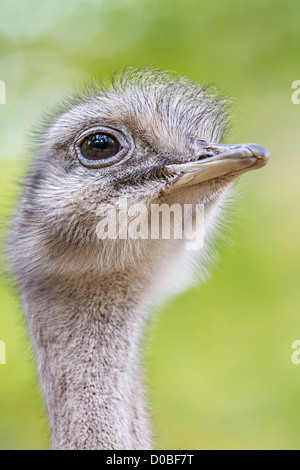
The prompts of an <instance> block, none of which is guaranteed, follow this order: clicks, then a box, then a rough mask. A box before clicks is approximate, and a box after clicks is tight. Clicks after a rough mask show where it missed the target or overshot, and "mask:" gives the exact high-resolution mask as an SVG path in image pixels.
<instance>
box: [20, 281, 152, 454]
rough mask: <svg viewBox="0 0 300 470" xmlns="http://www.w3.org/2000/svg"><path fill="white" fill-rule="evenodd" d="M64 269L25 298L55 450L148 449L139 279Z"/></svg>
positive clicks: (142, 323) (143, 314)
mask: <svg viewBox="0 0 300 470" xmlns="http://www.w3.org/2000/svg"><path fill="white" fill-rule="evenodd" d="M78 277H79V276H76V282H75V280H72V279H66V278H65V277H63V276H61V277H60V276H54V277H52V278H51V279H50V278H48V279H45V280H44V281H43V280H40V281H39V283H36V282H35V283H34V285H35V292H31V295H27V296H26V298H24V299H23V301H24V306H25V309H26V311H27V314H28V315H27V316H28V321H29V326H30V331H31V336H32V340H33V344H34V347H35V350H36V355H37V361H38V366H39V375H40V381H41V385H42V389H43V393H44V396H45V402H46V406H47V410H48V413H49V418H50V425H51V435H52V447H53V449H150V448H151V438H150V428H149V425H148V417H147V413H146V411H145V403H144V396H143V387H142V377H141V371H140V365H139V356H140V352H139V348H140V339H141V334H142V332H143V325H144V321H145V318H146V317H147V311H146V310H147V309H146V308H144V307H143V306H142V305H141V304H140V303H139V302H138V301H137V299H139V298H140V295H139V294H140V293H141V288H142V286H140V285H139V284H138V280H137V279H134V280H133V279H129V276H128V275H126V274H125V273H123V274H120V273H115V274H111V275H109V276H106V277H100V276H99V277H94V278H93V277H89V278H85V276H84V275H83V276H82V277H81V279H78Z"/></svg>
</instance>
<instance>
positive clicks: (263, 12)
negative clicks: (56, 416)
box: [0, 0, 300, 449]
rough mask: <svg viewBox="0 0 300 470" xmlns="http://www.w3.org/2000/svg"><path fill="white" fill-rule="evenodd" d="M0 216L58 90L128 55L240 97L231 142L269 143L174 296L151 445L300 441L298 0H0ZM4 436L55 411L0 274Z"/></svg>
mask: <svg viewBox="0 0 300 470" xmlns="http://www.w3.org/2000/svg"><path fill="white" fill-rule="evenodd" d="M0 50H1V52H0V79H1V80H3V81H5V82H6V86H7V104H6V105H0V121H1V124H0V157H1V158H0V197H1V218H5V216H6V215H7V213H8V212H9V207H10V205H11V204H12V203H13V201H14V200H15V194H16V181H17V180H18V178H19V177H20V175H21V174H22V171H23V168H24V161H25V165H26V160H27V159H30V138H29V137H28V134H29V133H30V131H31V129H32V127H33V126H35V125H36V124H37V122H38V119H39V116H40V115H41V114H42V113H43V112H44V111H45V110H47V109H48V108H49V106H52V105H53V104H55V103H59V100H60V98H61V96H62V95H63V94H64V93H65V92H69V91H71V90H72V89H73V88H74V87H77V86H78V85H81V84H82V83H83V82H84V81H86V80H90V79H91V78H94V77H96V78H97V77H98V76H101V75H104V76H105V77H107V76H109V75H110V74H111V73H112V72H114V71H116V70H119V69H121V68H122V67H124V66H127V65H133V66H138V67H140V66H145V65H153V66H154V67H157V68H161V69H168V70H175V71H177V72H179V73H181V74H184V75H188V76H190V77H191V78H192V79H194V80H196V81H198V82H214V83H216V84H218V85H219V86H220V87H221V91H222V92H225V93H227V94H228V95H229V96H230V97H232V98H233V99H234V100H235V103H236V106H235V108H236V119H235V121H234V126H233V128H232V130H231V132H230V136H229V137H228V141H230V142H233V143H238V142H257V143H260V144H262V145H265V146H266V147H267V148H268V149H269V150H270V151H271V154H272V159H271V161H270V164H269V165H268V166H267V167H266V168H265V169H263V170H260V171H258V172H253V173H249V174H246V175H244V176H243V177H242V179H241V190H240V194H241V197H239V198H238V199H237V201H236V203H235V208H234V214H233V216H232V218H231V221H230V224H229V230H228V233H227V235H228V234H229V238H230V242H229V243H225V242H222V243H220V247H219V253H220V263H219V265H218V266H217V267H216V268H215V269H214V272H213V273H212V274H213V275H212V277H211V279H209V280H208V281H207V282H206V283H205V284H203V285H201V286H199V287H198V288H195V289H193V290H191V291H189V292H187V293H185V294H183V295H181V296H180V297H178V298H176V299H174V300H173V301H172V302H171V303H170V304H168V306H167V307H165V308H164V309H163V311H161V312H159V317H160V318H159V321H157V322H156V323H155V328H153V329H152V330H151V332H150V338H149V341H148V342H147V348H146V349H147V353H146V362H147V366H148V375H149V384H150V386H149V396H150V400H151V408H152V410H153V413H152V415H153V423H154V428H155V432H156V447H157V448H160V449H300V365H299V366H296V365H293V364H292V362H291V355H292V349H291V345H292V342H293V341H294V340H297V339H300V289H299V280H300V262H299V261H300V256H299V255H300V243H299V232H300V220H299V205H300V185H299V173H300V158H299V144H300V142H299V123H300V105H298V106H297V105H294V104H292V101H291V95H292V89H291V84H292V82H293V81H294V80H297V79H298V80H299V79H300V69H299V58H300V54H299V53H300V2H299V0H285V1H284V2H283V1H279V0H272V1H271V0H251V1H244V2H240V1H237V0H223V1H216V0H214V1H208V0H172V1H171V0H125V1H117V0H89V1H78V0H73V1H72V2H71V1H69V2H67V1H66V2H61V1H59V0H51V1H50V0H46V1H43V2H40V1H38V0H14V2H2V3H1V6H0ZM0 340H3V341H5V343H6V348H7V357H6V361H7V363H6V365H0V448H1V449H47V448H48V447H49V436H48V434H49V433H48V424H47V419H46V417H45V412H44V408H43V401H42V398H41V395H40V391H39V386H38V380H37V377H36V372H35V365H34V360H33V357H32V353H31V349H30V343H29V341H28V337H27V331H26V327H25V325H24V321H23V318H22V313H21V312H20V309H19V304H18V299H17V298H16V297H15V296H14V294H13V292H12V291H11V289H10V286H9V283H8V282H7V281H6V280H5V278H3V279H1V284H0Z"/></svg>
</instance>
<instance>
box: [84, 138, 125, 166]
mask: <svg viewBox="0 0 300 470" xmlns="http://www.w3.org/2000/svg"><path fill="white" fill-rule="evenodd" d="M118 151H119V142H118V141H117V140H116V139H115V138H114V137H112V136H111V135H108V134H95V135H92V136H90V137H88V138H87V139H85V140H84V141H83V143H82V145H81V152H82V154H83V156H84V157H85V158H86V159H87V160H105V159H107V158H110V157H113V156H114V155H116V154H117V153H118Z"/></svg>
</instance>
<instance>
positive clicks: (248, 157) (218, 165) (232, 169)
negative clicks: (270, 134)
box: [166, 140, 270, 189]
mask: <svg viewBox="0 0 300 470" xmlns="http://www.w3.org/2000/svg"><path fill="white" fill-rule="evenodd" d="M196 144H197V147H198V148H199V152H197V156H198V160H196V161H191V162H187V163H182V164H177V165H167V166H166V169H167V171H168V172H169V173H171V174H173V175H178V178H176V179H175V180H174V181H173V183H172V185H171V188H170V189H173V188H174V189H176V188H179V187H180V188H181V187H183V186H191V185H195V184H198V183H203V182H205V181H209V180H212V179H215V178H226V180H227V181H231V180H233V179H235V178H237V177H238V176H240V175H241V174H243V173H245V172H246V171H249V170H255V169H258V168H262V167H263V166H265V165H266V164H267V162H268V160H269V157H270V153H269V151H268V150H267V149H266V148H264V147H262V146H261V145H257V144H240V145H225V144H209V143H207V142H204V141H201V140H198V141H197V142H196Z"/></svg>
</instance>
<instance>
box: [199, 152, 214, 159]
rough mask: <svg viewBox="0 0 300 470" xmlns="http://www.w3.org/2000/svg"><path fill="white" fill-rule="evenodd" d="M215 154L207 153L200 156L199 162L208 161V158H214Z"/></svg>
mask: <svg viewBox="0 0 300 470" xmlns="http://www.w3.org/2000/svg"><path fill="white" fill-rule="evenodd" d="M214 156H215V154H214V152H205V153H202V154H201V155H199V156H198V158H197V160H206V159H207V158H211V157H214Z"/></svg>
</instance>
